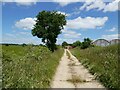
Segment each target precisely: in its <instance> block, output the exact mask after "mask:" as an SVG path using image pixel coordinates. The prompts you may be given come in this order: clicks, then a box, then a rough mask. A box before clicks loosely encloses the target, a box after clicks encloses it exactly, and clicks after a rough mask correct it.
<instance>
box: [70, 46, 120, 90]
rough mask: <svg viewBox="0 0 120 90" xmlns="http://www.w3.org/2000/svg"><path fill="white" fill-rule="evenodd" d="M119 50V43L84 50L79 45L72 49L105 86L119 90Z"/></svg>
mask: <svg viewBox="0 0 120 90" xmlns="http://www.w3.org/2000/svg"><path fill="white" fill-rule="evenodd" d="M118 50H119V49H118V45H113V46H107V47H93V48H87V49H84V50H83V49H79V48H78V47H77V48H74V49H73V50H71V51H72V54H74V55H75V56H76V57H77V58H78V59H79V60H80V62H81V63H82V64H83V65H84V66H85V67H87V68H88V69H89V71H90V72H91V73H92V74H94V75H95V76H96V79H98V80H99V81H101V82H102V83H103V84H104V86H105V87H107V88H112V89H116V90H117V89H118V90H119V89H120V85H119V77H120V76H119V75H118V69H119V68H118V65H120V63H119V62H118V55H119V54H118Z"/></svg>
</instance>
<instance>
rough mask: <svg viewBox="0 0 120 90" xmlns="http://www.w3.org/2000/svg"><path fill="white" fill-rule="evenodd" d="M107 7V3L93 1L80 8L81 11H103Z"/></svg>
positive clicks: (97, 0)
mask: <svg viewBox="0 0 120 90" xmlns="http://www.w3.org/2000/svg"><path fill="white" fill-rule="evenodd" d="M104 7H105V3H104V2H103V1H102V0H92V1H88V2H85V3H84V5H83V6H82V7H80V10H83V9H86V10H87V11H89V10H91V9H98V10H102V9H103V8H104Z"/></svg>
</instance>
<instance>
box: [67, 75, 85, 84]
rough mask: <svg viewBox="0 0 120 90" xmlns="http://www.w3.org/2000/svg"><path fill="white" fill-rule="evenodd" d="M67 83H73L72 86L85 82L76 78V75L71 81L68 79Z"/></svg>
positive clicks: (78, 77)
mask: <svg viewBox="0 0 120 90" xmlns="http://www.w3.org/2000/svg"><path fill="white" fill-rule="evenodd" d="M67 81H68V82H71V83H73V84H75V83H84V82H86V80H83V79H81V78H80V76H76V75H73V76H72V79H68V80H67Z"/></svg>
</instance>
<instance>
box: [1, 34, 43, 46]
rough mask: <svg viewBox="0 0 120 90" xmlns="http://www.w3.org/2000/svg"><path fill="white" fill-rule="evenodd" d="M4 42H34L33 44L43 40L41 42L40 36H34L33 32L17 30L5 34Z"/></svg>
mask: <svg viewBox="0 0 120 90" xmlns="http://www.w3.org/2000/svg"><path fill="white" fill-rule="evenodd" d="M16 37H17V38H16ZM2 43H16V44H22V43H26V44H29V43H33V44H40V43H42V42H41V39H40V38H37V37H33V36H32V34H31V32H15V33H6V34H3V37H2Z"/></svg>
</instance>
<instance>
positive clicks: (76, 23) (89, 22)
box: [66, 17, 108, 29]
mask: <svg viewBox="0 0 120 90" xmlns="http://www.w3.org/2000/svg"><path fill="white" fill-rule="evenodd" d="M107 20H108V17H96V18H95V17H85V18H81V17H78V18H76V19H73V20H67V25H66V27H67V28H70V29H81V28H82V29H95V28H96V27H102V26H104V24H105V23H106V21H107Z"/></svg>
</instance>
